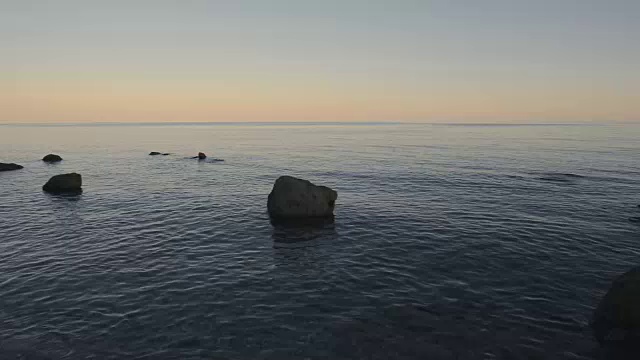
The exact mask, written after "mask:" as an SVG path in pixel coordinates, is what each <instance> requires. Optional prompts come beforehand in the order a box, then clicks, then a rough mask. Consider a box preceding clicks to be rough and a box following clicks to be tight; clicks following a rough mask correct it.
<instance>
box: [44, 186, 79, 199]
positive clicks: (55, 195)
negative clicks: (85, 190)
mask: <svg viewBox="0 0 640 360" xmlns="http://www.w3.org/2000/svg"><path fill="white" fill-rule="evenodd" d="M42 192H43V193H45V194H46V195H48V196H49V197H50V198H51V199H55V200H58V199H59V200H60V201H79V200H80V199H82V189H80V190H77V191H71V192H69V191H67V192H47V191H44V190H43V191H42Z"/></svg>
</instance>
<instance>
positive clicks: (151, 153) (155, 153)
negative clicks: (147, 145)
mask: <svg viewBox="0 0 640 360" xmlns="http://www.w3.org/2000/svg"><path fill="white" fill-rule="evenodd" d="M149 155H152V156H153V155H161V153H159V152H157V151H152V152H150V153H149Z"/></svg>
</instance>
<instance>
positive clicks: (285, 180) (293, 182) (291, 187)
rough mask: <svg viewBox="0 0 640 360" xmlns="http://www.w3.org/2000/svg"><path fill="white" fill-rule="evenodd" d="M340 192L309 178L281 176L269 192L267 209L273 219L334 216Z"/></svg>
mask: <svg viewBox="0 0 640 360" xmlns="http://www.w3.org/2000/svg"><path fill="white" fill-rule="evenodd" d="M337 198H338V193H337V192H335V191H334V190H332V189H330V188H328V187H326V186H317V185H314V184H312V183H311V182H309V181H307V180H302V179H298V178H295V177H292V176H281V177H279V178H278V180H276V182H275V184H274V185H273V189H272V190H271V193H270V194H269V198H268V201H267V209H268V211H269V216H270V217H271V219H272V220H295V219H305V218H307V219H308V218H333V209H334V207H335V204H336V199H337Z"/></svg>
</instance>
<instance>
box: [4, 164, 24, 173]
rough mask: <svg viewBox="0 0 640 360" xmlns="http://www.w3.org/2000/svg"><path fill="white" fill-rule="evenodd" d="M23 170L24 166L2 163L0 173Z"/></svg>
mask: <svg viewBox="0 0 640 360" xmlns="http://www.w3.org/2000/svg"><path fill="white" fill-rule="evenodd" d="M22 168H23V166H22V165H18V164H14V163H11V164H5V163H0V171H11V170H20V169H22Z"/></svg>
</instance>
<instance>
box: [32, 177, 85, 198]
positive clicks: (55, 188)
mask: <svg viewBox="0 0 640 360" xmlns="http://www.w3.org/2000/svg"><path fill="white" fill-rule="evenodd" d="M42 190H44V191H46V192H50V193H75V192H80V191H82V176H80V174H76V173H71V174H62V175H56V176H54V177H52V178H51V179H49V181H47V183H46V184H44V186H43V187H42Z"/></svg>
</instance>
